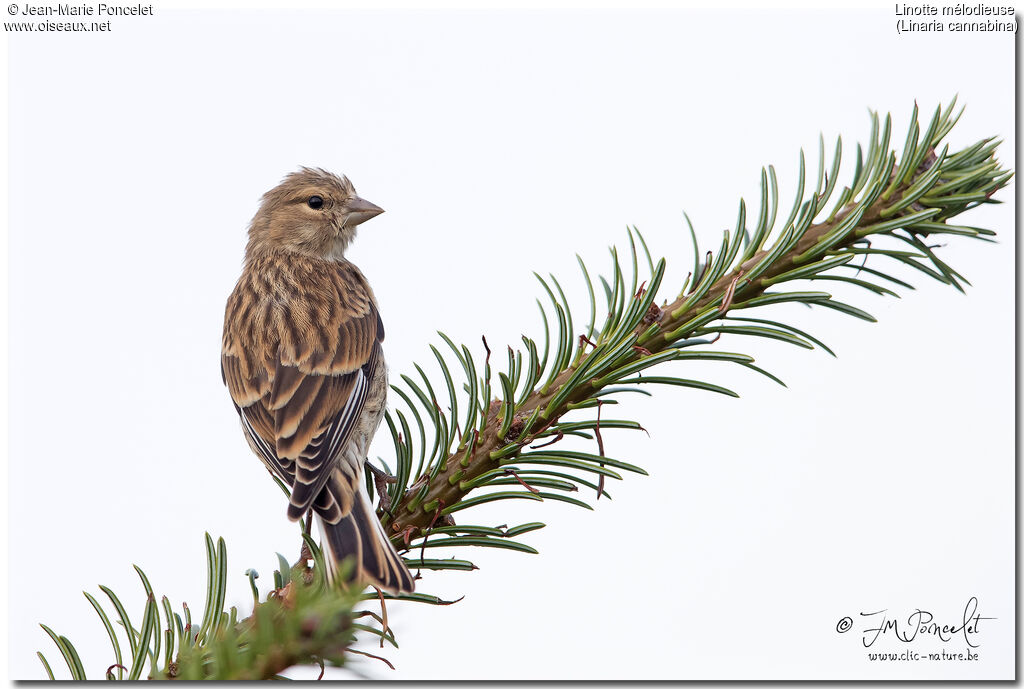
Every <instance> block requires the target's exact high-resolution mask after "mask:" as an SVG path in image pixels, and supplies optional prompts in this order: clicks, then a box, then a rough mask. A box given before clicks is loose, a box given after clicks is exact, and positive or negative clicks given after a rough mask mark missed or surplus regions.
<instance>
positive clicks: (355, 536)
mask: <svg viewBox="0 0 1024 689" xmlns="http://www.w3.org/2000/svg"><path fill="white" fill-rule="evenodd" d="M352 503H353V504H352V511H351V512H349V513H348V514H347V515H345V516H344V517H342V518H341V521H339V522H338V523H337V524H329V523H327V522H326V521H324V520H323V519H321V520H320V525H321V527H322V528H323V532H324V540H325V541H326V542H327V548H328V550H329V552H330V555H331V558H330V559H329V560H328V562H329V563H330V566H332V567H333V568H334V571H335V572H338V571H341V572H345V574H344V578H345V581H347V582H352V581H356V582H358V583H359V584H360V585H363V586H366V585H372V586H376V587H377V588H379V589H383V590H385V591H389V592H391V593H412V591H413V589H414V588H415V584H414V583H413V578H412V574H410V572H409V569H408V567H406V566H405V563H404V562H403V561H402V558H401V557H399V556H398V553H397V552H396V551H395V549H394V547H393V546H392V545H391V541H389V540H388V537H387V536H386V535H385V533H384V527H383V526H382V525H381V523H380V520H379V519H378V518H377V515H376V514H375V513H374V510H373V507H372V506H371V505H370V498H369V496H367V495H366V491H365V489H363V488H362V487H361V486H360V489H359V490H358V491H357V495H356V496H355V499H354V500H353V501H352Z"/></svg>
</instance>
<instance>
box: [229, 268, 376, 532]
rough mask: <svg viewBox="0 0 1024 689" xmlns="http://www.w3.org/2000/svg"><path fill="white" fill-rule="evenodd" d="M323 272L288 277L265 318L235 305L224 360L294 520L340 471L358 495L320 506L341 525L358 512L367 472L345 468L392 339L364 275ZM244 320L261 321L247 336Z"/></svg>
mask: <svg viewBox="0 0 1024 689" xmlns="http://www.w3.org/2000/svg"><path fill="white" fill-rule="evenodd" d="M317 268H319V269H318V270H311V271H310V272H309V273H308V274H307V272H306V271H299V272H298V274H297V276H295V277H294V278H292V274H289V275H287V276H284V277H283V278H282V281H283V283H284V286H283V287H282V288H281V289H279V290H278V291H277V293H276V294H273V295H271V296H270V297H269V298H268V297H266V296H264V300H265V301H267V303H268V304H270V306H269V307H268V308H267V310H265V311H261V310H260V309H259V308H253V309H245V307H244V305H243V304H244V302H245V301H246V300H245V298H244V296H243V297H241V298H239V299H238V300H237V301H239V302H240V304H236V305H235V308H234V309H233V308H232V301H231V300H229V302H228V314H227V318H226V321H227V322H226V324H225V333H226V334H225V346H224V350H223V353H222V357H221V366H222V372H223V376H224V381H225V383H226V384H227V386H228V390H229V392H230V393H231V397H232V399H233V400H234V402H235V405H236V407H237V408H238V410H239V415H240V416H241V419H242V426H243V428H244V429H245V431H246V435H247V436H248V439H249V443H250V445H251V446H252V447H253V449H254V450H255V451H256V452H257V453H258V454H259V455H260V457H261V458H262V459H263V461H264V463H265V464H266V465H267V466H268V467H269V468H270V469H271V471H273V472H274V473H276V474H277V475H278V476H280V477H281V478H282V479H283V480H285V481H286V482H287V483H288V484H289V485H290V486H291V487H292V494H291V503H290V505H289V507H288V515H289V516H290V517H291V518H292V519H298V518H300V517H302V515H303V514H305V512H306V511H307V510H308V509H309V508H310V506H311V505H312V504H313V503H314V501H315V500H316V499H317V496H318V494H319V493H320V492H321V490H322V489H323V487H324V485H325V484H326V483H327V481H328V479H329V477H330V475H331V472H332V471H333V470H334V469H335V468H338V469H340V471H341V473H342V474H343V477H344V478H345V479H346V481H345V483H346V484H348V485H350V486H351V491H349V492H344V491H343V492H340V493H339V494H338V495H334V496H333V499H327V498H326V496H325V498H323V499H321V502H323V501H325V500H326V502H327V503H330V504H324V505H320V504H319V502H318V503H317V508H318V511H322V510H324V509H327V511H329V512H331V513H332V514H331V516H332V517H335V518H340V517H341V516H344V515H345V514H348V513H349V512H350V511H351V509H352V504H353V497H354V495H355V491H356V490H357V489H358V481H359V474H360V471H359V469H360V467H359V466H358V465H356V466H349V465H348V463H346V462H337V458H338V457H339V455H340V454H341V453H342V452H343V451H344V449H345V447H346V445H347V444H348V442H349V439H350V437H351V435H352V432H353V430H354V429H355V428H356V426H357V425H358V422H359V418H360V416H361V414H362V411H363V405H364V403H365V401H366V396H367V390H368V387H369V384H370V381H372V380H373V377H374V372H375V370H376V367H377V366H378V362H379V361H380V358H381V348H380V342H381V340H383V337H384V332H383V326H382V323H381V319H380V315H379V314H378V312H377V309H376V306H375V305H374V303H373V298H372V295H371V293H370V291H369V287H368V286H367V285H366V282H365V280H364V279H363V277H362V275H361V274H359V273H358V271H356V270H355V269H354V268H353V267H351V266H345V265H344V264H340V265H338V266H337V267H336V268H332V269H324V268H323V267H322V266H318V267H317ZM241 284H242V281H240V285H241ZM237 291H238V290H237V288H236V292H237ZM266 292H267V290H263V293H266ZM280 294H287V295H288V299H286V300H281V299H279V296H280ZM233 296H234V295H233ZM246 311H249V312H256V313H258V314H263V317H262V318H260V317H257V318H256V321H258V322H257V324H256V325H255V326H254V327H252V328H247V325H246V323H243V322H241V321H242V320H244V319H242V318H240V315H241V316H245V315H246V314H245V312H246ZM232 312H234V315H235V318H234V319H233V318H232V315H233V313H232ZM248 317H249V318H252V316H251V314H250V315H249V316H248ZM260 326H263V328H264V330H262V331H261V330H260ZM268 326H269V327H268ZM229 332H230V335H229V334H228V333H229ZM271 350H272V351H271ZM335 492H336V493H337V492H338V491H335ZM335 509H337V510H338V511H337V512H335Z"/></svg>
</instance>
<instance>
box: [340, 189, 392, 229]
mask: <svg viewBox="0 0 1024 689" xmlns="http://www.w3.org/2000/svg"><path fill="white" fill-rule="evenodd" d="M345 207H346V208H347V209H348V220H347V222H346V223H345V224H346V225H350V226H352V227H355V226H356V225H359V224H361V223H364V222H366V221H367V220H369V219H370V218H374V217H376V216H378V215H380V214H381V213H383V212H384V209H383V208H381V207H380V206H378V205H377V204H374V203H370V202H369V201H367V200H366V199H362V198H359V197H358V196H356V197H355V198H353V199H352V200H351V201H349V202H348V203H346V204H345Z"/></svg>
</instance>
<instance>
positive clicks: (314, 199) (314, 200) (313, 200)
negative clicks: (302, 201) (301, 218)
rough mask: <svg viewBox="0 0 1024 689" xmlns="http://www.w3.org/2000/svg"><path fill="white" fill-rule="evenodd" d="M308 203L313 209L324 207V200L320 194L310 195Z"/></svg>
mask: <svg viewBox="0 0 1024 689" xmlns="http://www.w3.org/2000/svg"><path fill="white" fill-rule="evenodd" d="M306 203H307V204H309V207H310V208H312V209H313V210H319V209H321V208H323V207H324V200H323V198H321V197H319V196H310V197H309V200H308V201H306Z"/></svg>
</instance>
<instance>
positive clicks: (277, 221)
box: [246, 167, 384, 258]
mask: <svg viewBox="0 0 1024 689" xmlns="http://www.w3.org/2000/svg"><path fill="white" fill-rule="evenodd" d="M383 212H384V210H383V209H382V208H379V207H378V206H376V205H374V204H372V203H370V202H369V201H367V200H365V199H361V198H359V196H358V195H356V190H355V187H353V186H352V182H350V181H348V178H347V177H344V176H343V177H338V176H337V175H334V174H331V173H330V172H327V171H325V170H321V169H318V168H317V169H314V168H307V167H304V168H301V169H299V171H298V172H293V173H291V174H289V175H288V176H287V177H285V178H284V180H282V181H281V183H280V184H279V185H277V186H276V187H274V188H273V189H271V190H270V191H268V192H267V193H266V194H264V195H263V199H262V202H261V203H260V209H259V211H257V213H256V216H255V217H254V218H253V219H252V223H251V224H250V225H249V245H248V247H247V248H246V255H249V256H252V255H254V254H257V253H262V252H265V251H272V250H275V249H276V250H285V251H291V252H295V253H300V254H305V255H308V256H315V257H317V258H341V256H342V255H343V254H344V253H345V249H346V248H347V247H348V245H349V243H350V242H351V241H352V239H353V238H354V237H355V234H356V226H357V225H359V224H360V223H363V222H366V221H367V220H369V219H370V218H372V217H374V216H376V215H380V214H381V213H383Z"/></svg>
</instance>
